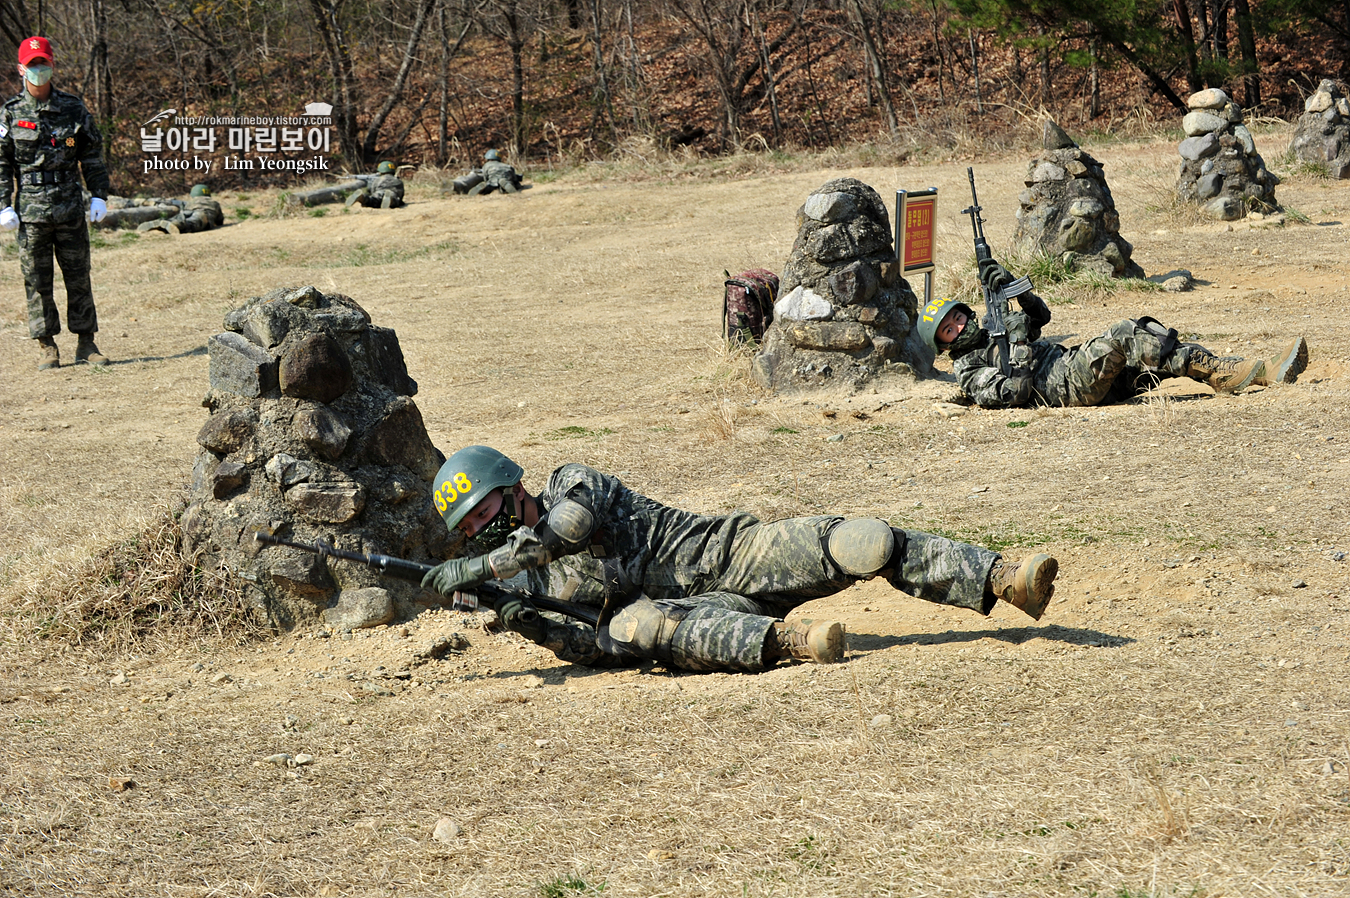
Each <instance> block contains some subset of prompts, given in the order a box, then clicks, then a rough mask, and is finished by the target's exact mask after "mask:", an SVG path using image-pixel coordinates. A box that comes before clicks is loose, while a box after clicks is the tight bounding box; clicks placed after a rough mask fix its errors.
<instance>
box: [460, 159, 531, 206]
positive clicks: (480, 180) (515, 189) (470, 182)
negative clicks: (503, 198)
mask: <svg viewBox="0 0 1350 898" xmlns="http://www.w3.org/2000/svg"><path fill="white" fill-rule="evenodd" d="M521 180H522V178H521V177H520V175H519V174H517V173H516V170H515V169H514V168H512V167H511V166H510V165H508V164H506V163H505V162H503V161H502V157H501V154H499V153H498V152H497V151H496V150H488V151H487V152H486V153H484V154H483V167H482V168H475V169H473V170H472V171H470V172H469V173H468V174H467V175H464V176H463V177H459V178H456V179H455V193H466V194H468V195H469V196H478V195H480V194H486V193H491V192H492V191H494V190H500V191H501V192H502V193H519V192H520V183H521Z"/></svg>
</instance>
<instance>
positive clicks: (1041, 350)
mask: <svg viewBox="0 0 1350 898" xmlns="http://www.w3.org/2000/svg"><path fill="white" fill-rule="evenodd" d="M1017 299H1018V303H1019V305H1021V306H1022V311H1021V312H1010V313H1009V315H1008V318H1009V319H1011V318H1012V316H1013V315H1023V316H1025V318H1026V320H1027V343H1028V346H1027V349H1028V350H1029V353H1028V355H1029V358H1028V359H1024V360H1023V361H1022V364H1023V367H1025V368H1027V369H1029V372H1028V374H1029V376H1030V377H1031V389H1032V396H1031V398H1030V399H1029V400H1024V401H1019V400H1018V397H1017V391H1016V389H1015V387H1014V386H1013V384H1012V383H1011V381H1012V377H1011V376H1010V375H1009V374H1005V373H1004V372H1003V371H1002V369H1000V368H999V365H998V350H997V347H995V346H994V343H993V341H992V340H991V339H989V332H988V331H986V330H985V329H984V328H980V339H979V340H977V341H975V345H974V346H973V347H971V348H970V349H967V350H966V351H964V352H962V353H960V354H957V353H956V352H955V351H953V354H952V371H953V372H954V373H955V374H956V380H957V382H958V383H959V384H960V385H961V391H962V392H963V393H965V394H966V396H968V397H969V398H970V401H971V402H973V403H975V404H976V405H978V406H980V407H981V408H1008V407H1011V406H1019V405H1032V404H1035V402H1036V398H1037V396H1044V395H1045V394H1046V391H1045V390H1044V389H1043V387H1044V378H1045V375H1046V374H1048V373H1049V372H1050V370H1051V368H1052V367H1053V365H1054V362H1055V360H1056V359H1058V358H1059V357H1060V356H1062V355H1063V354H1064V347H1063V346H1061V345H1059V344H1058V343H1051V342H1049V341H1047V340H1042V339H1040V336H1041V328H1043V327H1045V326H1046V325H1047V324H1049V323H1050V308H1049V307H1048V306H1047V305H1046V304H1045V302H1044V301H1043V300H1042V299H1041V298H1040V297H1039V296H1037V295H1036V294H1034V293H1024V294H1023V295H1022V296H1019V297H1018V298H1017ZM973 321H974V319H972V322H973ZM1015 361H1016V360H1015Z"/></svg>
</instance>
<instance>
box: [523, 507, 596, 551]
mask: <svg viewBox="0 0 1350 898" xmlns="http://www.w3.org/2000/svg"><path fill="white" fill-rule="evenodd" d="M536 529H537V531H538V533H539V541H540V542H541V543H542V544H543V546H544V548H545V549H547V550H548V552H549V554H550V555H552V556H555V557H556V556H558V555H570V554H572V553H573V552H575V551H576V550H577V549H578V548H579V547H580V546H581V545H583V544H584V543H586V541H587V540H589V539H590V538H591V533H592V532H594V530H595V515H593V514H591V510H590V509H589V508H587V507H586V506H585V505H582V504H581V503H580V502H577V501H575V500H573V499H563V500H562V501H561V502H559V503H558V504H557V505H555V506H553V507H552V508H550V509H549V510H548V517H547V518H545V519H544V520H543V521H542V522H540V524H539V526H538V527H537V528H536Z"/></svg>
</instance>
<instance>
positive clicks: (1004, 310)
mask: <svg viewBox="0 0 1350 898" xmlns="http://www.w3.org/2000/svg"><path fill="white" fill-rule="evenodd" d="M966 176H967V177H969V178H970V205H969V206H967V207H966V208H964V209H962V210H961V214H962V215H969V216H970V227H971V229H972V230H974V232H975V262H976V264H977V265H978V264H979V263H981V262H983V261H984V260H986V259H993V258H994V254H993V252H992V251H991V250H990V249H989V242H988V241H987V240H985V239H984V219H983V218H981V217H980V210H982V209H983V208H984V207H983V206H981V205H980V199H979V197H977V196H976V195H975V169H974V168H972V167H967V168H966ZM1030 290H1031V280H1030V279H1029V278H1027V277H1026V276H1025V275H1024V276H1022V277H1020V278H1018V279H1017V280H1015V281H1013V282H1012V283H1011V284H1005V285H1004V286H1002V287H1000V288H999V289H997V290H990V289H988V288H987V287H985V286H984V282H983V281H981V282H980V292H982V293H983V294H984V329H985V330H987V331H989V337H990V339H992V340H993V341H994V346H995V347H997V349H998V367H999V370H1001V371H1002V372H1003V373H1004V374H1007V373H1008V371H1009V366H1008V326H1007V324H1005V323H1004V316H1006V315H1007V314H1008V300H1010V299H1012V298H1013V297H1014V296H1021V295H1022V294H1023V293H1027V292H1030Z"/></svg>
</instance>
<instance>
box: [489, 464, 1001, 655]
mask: <svg viewBox="0 0 1350 898" xmlns="http://www.w3.org/2000/svg"><path fill="white" fill-rule="evenodd" d="M565 498H566V499H571V500H572V501H574V502H578V503H580V504H582V505H584V506H586V507H587V508H589V509H590V510H591V512H592V513H593V515H594V526H593V529H592V532H591V534H590V535H589V537H588V538H586V539H584V540H582V541H580V542H578V543H576V544H572V545H567V546H564V547H563V549H561V550H559V551H558V552H557V553H555V557H554V558H553V560H552V561H551V562H549V561H548V560H547V556H543V557H541V556H540V554H539V553H538V551H537V547H538V545H539V544H540V540H539V538H538V536H537V535H536V534H535V533H534V532H533V531H532V530H531V528H528V527H522V528H520V529H519V530H517V531H516V533H515V534H513V539H512V540H510V541H508V545H511V546H516V545H519V546H521V547H522V550H521V555H520V557H519V558H518V559H517V561H518V562H519V564H520V566H521V567H522V568H524V573H522V574H521V575H520V578H519V579H520V580H521V583H520V585H521V586H523V587H525V588H528V589H530V590H531V591H534V592H540V593H544V594H547V595H550V596H554V597H557V598H561V599H563V600H565V601H572V602H579V603H581V604H586V605H592V606H595V607H597V608H600V609H601V627H600V632H599V633H597V632H596V631H593V630H591V629H590V628H589V627H586V626H584V625H580V624H576V623H573V622H567V621H564V620H562V619H558V620H552V621H550V623H549V626H548V636H547V638H546V640H545V641H544V643H543V644H544V645H547V646H548V648H550V649H551V650H552V651H553V652H554V653H555V654H557V655H558V657H559V658H562V659H563V660H565V661H571V662H574V663H582V664H592V665H602V666H608V665H613V664H616V663H624V662H625V661H631V660H634V659H635V658H636V657H645V658H648V659H656V658H661V659H662V660H668V661H669V662H670V663H672V664H674V665H675V666H677V667H682V668H685V669H689V670H714V669H733V670H760V669H763V667H764V666H765V661H764V658H763V654H764V652H763V648H764V638H765V635H766V634H767V632H768V630H769V628H770V627H772V625H773V622H774V621H775V620H778V619H781V618H782V617H783V616H785V615H786V614H787V613H788V612H789V611H791V610H792V609H793V608H795V607H796V606H798V605H800V604H802V603H803V602H807V601H810V600H811V599H816V598H821V597H824V596H829V595H833V594H835V593H837V592H839V591H840V590H843V589H846V588H847V587H849V586H851V585H852V584H853V583H855V582H857V581H858V580H859V579H862V578H859V577H854V576H850V575H847V574H844V573H842V572H841V571H839V570H838V569H837V568H835V566H834V565H833V563H832V562H831V561H830V560H829V558H828V557H827V555H826V553H825V549H824V546H823V544H822V538H823V537H824V536H825V535H826V534H828V532H829V531H830V529H831V528H833V527H834V526H835V525H837V524H838V523H840V522H841V521H843V520H844V518H842V517H838V516H817V517H805V518H790V519H787V520H783V521H775V522H772V523H761V522H760V521H759V520H757V519H756V518H754V517H753V516H751V515H748V514H745V513H743V512H734V513H732V514H729V515H717V516H710V515H698V514H692V513H690V512H685V511H680V510H679V509H675V508H670V507H669V506H666V505H662V504H661V503H659V502H656V501H654V500H652V499H649V498H647V497H646V496H642V495H640V494H638V493H635V492H633V491H631V490H629V489H628V488H627V487H625V486H624V485H623V484H622V483H621V482H620V481H619V480H618V478H615V477H612V476H610V475H607V474H602V473H601V472H599V471H596V470H595V469H593V468H589V467H586V466H585V465H576V464H571V465H563V466H562V467H560V468H558V469H557V470H555V471H554V472H553V474H552V475H551V476H550V477H549V481H548V485H547V486H546V487H545V489H544V490H543V492H542V493H541V494H540V496H539V497H538V499H539V502H540V505H541V513H542V514H543V515H544V520H545V523H546V522H547V511H548V509H549V508H552V507H553V506H555V505H556V504H557V503H559V502H560V501H561V500H563V499H565ZM893 529H894V528H893ZM522 531H528V533H525V534H522ZM894 532H895V544H896V547H897V548H896V554H895V555H893V556H892V567H891V568H890V569H888V570H885V571H882V572H880V573H881V575H882V576H885V577H886V579H887V580H888V581H889V582H890V583H891V585H892V586H894V587H895V588H897V589H900V590H902V591H904V592H907V593H909V594H910V595H914V596H916V597H918V598H922V599H926V600H927V601H930V602H937V603H940V604H947V605H956V606H959V607H963V608H969V609H971V610H974V611H978V612H980V613H981V614H988V613H989V611H990V610H991V609H992V607H993V604H994V601H995V600H994V599H993V598H992V597H990V596H987V595H986V592H985V584H986V581H987V578H988V574H989V569H990V567H991V566H992V565H993V563H994V561H995V560H996V559H997V558H998V557H999V556H998V555H997V554H995V553H993V552H990V551H988V550H986V549H981V548H978V547H976V546H970V545H966V544H964V543H957V542H953V541H952V540H948V539H945V538H943V537H939V536H934V535H932V534H927V533H920V532H911V531H905V530H898V529H895V530H894ZM494 560H495V557H494ZM640 599H645V600H650V601H651V602H653V603H655V604H656V605H657V606H659V607H660V608H661V609H662V610H663V611H664V612H666V613H667V615H668V616H669V617H670V618H671V619H673V620H677V621H678V627H674V628H673V635H672V636H671V637H670V638H669V639H668V640H666V642H665V643H664V644H663V645H661V646H659V647H658V648H657V649H656V650H655V651H651V652H648V653H646V654H645V655H641V656H639V655H636V654H634V652H633V651H632V650H631V648H630V647H629V641H628V640H627V639H626V638H624V637H622V636H619V635H616V634H613V633H610V632H609V631H608V630H607V627H608V625H609V623H610V621H611V620H612V618H613V616H614V614H615V613H616V611H618V610H619V609H622V608H623V607H624V606H625V605H626V604H628V603H630V602H632V601H635V600H640ZM663 656H666V657H663Z"/></svg>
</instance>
